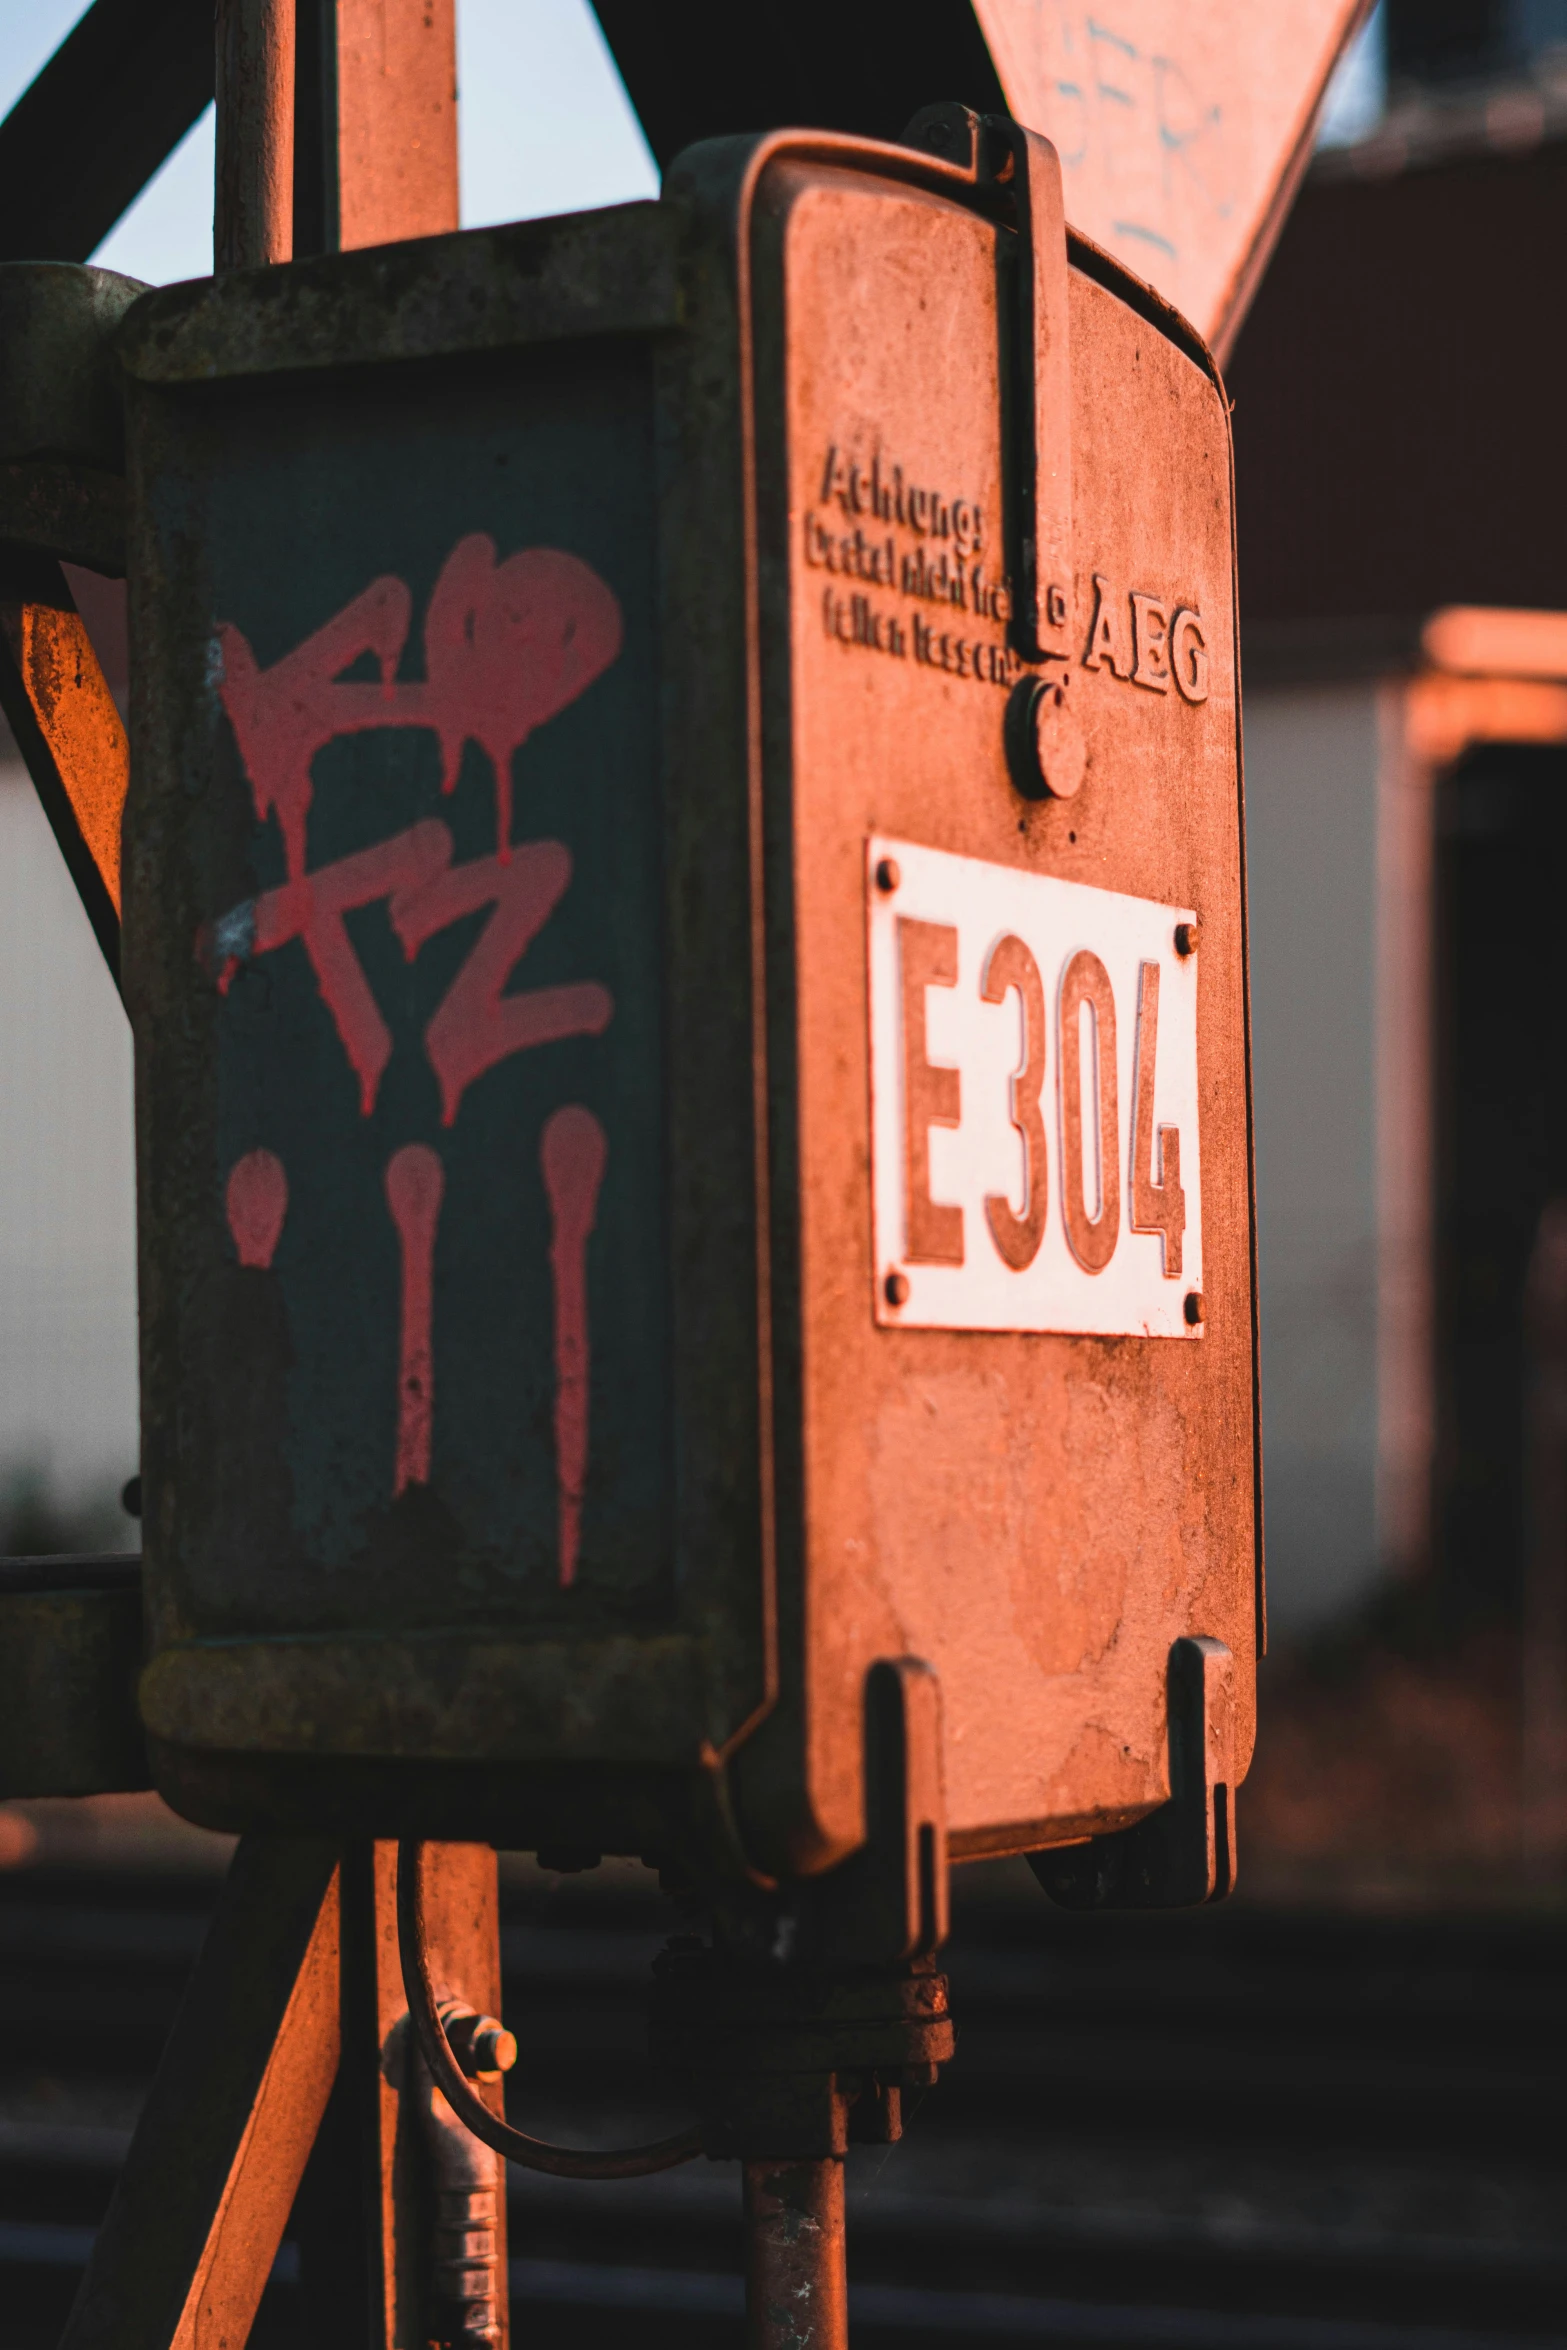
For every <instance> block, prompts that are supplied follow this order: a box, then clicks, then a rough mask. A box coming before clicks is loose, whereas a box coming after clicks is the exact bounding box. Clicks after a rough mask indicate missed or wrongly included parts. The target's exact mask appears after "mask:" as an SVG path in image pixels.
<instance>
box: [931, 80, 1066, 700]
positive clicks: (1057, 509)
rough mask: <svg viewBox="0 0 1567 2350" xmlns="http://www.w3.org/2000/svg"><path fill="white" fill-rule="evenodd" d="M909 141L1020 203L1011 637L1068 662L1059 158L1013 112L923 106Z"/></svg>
mask: <svg viewBox="0 0 1567 2350" xmlns="http://www.w3.org/2000/svg"><path fill="white" fill-rule="evenodd" d="M903 144H904V145H905V146H908V147H919V148H922V149H923V150H924V151H925V152H926V153H927V154H932V155H939V156H940V157H941V159H942V161H943V162H944V163H951V164H955V165H956V166H957V167H958V168H959V169H960V170H965V171H968V172H970V173H971V174H972V175H973V179H974V183H975V186H976V188H982V189H988V190H992V191H994V192H995V193H996V194H998V195H1001V196H1004V197H1007V198H1010V201H1011V209H1012V217H1013V226H1014V227H1015V229H1016V231H1017V238H1018V267H1017V275H1016V281H1015V292H1014V299H1013V306H1012V316H1011V319H1010V321H1007V322H1004V324H1003V330H1002V333H1003V353H1002V365H1003V380H1004V381H1005V382H1007V383H1008V385H1009V393H1010V396H1009V398H1008V399H1007V400H1006V402H1005V410H1006V411H1007V413H1006V432H1007V448H1006V473H1007V475H1008V477H1009V479H1008V491H1009V495H1008V500H1007V504H1008V518H1009V524H1010V529H1009V537H1010V539H1011V542H1012V543H1011V545H1010V547H1009V549H1008V553H1009V556H1010V559H1011V566H1012V577H1013V606H1012V620H1011V624H1010V625H1011V635H1012V642H1013V645H1014V647H1015V648H1016V650H1017V652H1018V653H1019V655H1020V656H1021V657H1022V659H1023V660H1025V661H1049V660H1064V659H1066V658H1067V657H1068V655H1069V654H1070V652H1071V649H1072V365H1071V345H1070V341H1069V338H1068V320H1067V301H1068V292H1067V262H1066V207H1065V202H1064V199H1063V196H1062V192H1061V158H1060V157H1059V155H1058V154H1057V153H1056V150H1055V148H1054V147H1053V146H1052V145H1051V143H1050V141H1049V140H1048V139H1046V138H1042V137H1041V135H1040V134H1039V132H1038V131H1031V130H1028V129H1027V128H1026V127H1025V126H1024V125H1023V124H1022V123H1020V122H1014V121H1013V120H1012V118H1011V116H1010V115H1006V114H986V115H979V114H975V113H974V112H973V110H972V109H971V108H970V107H967V106H956V105H951V104H945V105H939V106H923V107H921V109H920V111H919V113H918V114H916V115H915V117H914V119H913V120H912V122H911V123H910V124H909V126H908V128H907V130H906V131H905V132H904V133H903ZM1008 344H1010V346H1011V347H1010V350H1008V349H1007V348H1006V346H1007V345H1008Z"/></svg>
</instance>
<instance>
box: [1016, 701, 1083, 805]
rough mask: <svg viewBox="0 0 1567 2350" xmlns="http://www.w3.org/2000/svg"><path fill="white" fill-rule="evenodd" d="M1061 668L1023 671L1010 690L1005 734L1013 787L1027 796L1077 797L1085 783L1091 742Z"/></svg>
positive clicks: (1067, 798)
mask: <svg viewBox="0 0 1567 2350" xmlns="http://www.w3.org/2000/svg"><path fill="white" fill-rule="evenodd" d="M1069 682H1070V680H1069V678H1068V676H1067V675H1066V673H1064V672H1063V671H1060V670H1056V671H1054V672H1052V673H1051V674H1050V675H1049V676H1046V677H1022V678H1019V680H1018V682H1017V684H1016V685H1015V686H1014V687H1013V688H1012V691H1011V693H1010V694H1009V695H1008V696H1007V707H1006V716H1005V718H1004V719H1003V721H1002V738H1003V741H1004V743H1005V746H1006V754H1007V771H1008V773H1009V774H1010V775H1011V777H1012V785H1013V789H1014V790H1015V791H1016V792H1018V793H1019V794H1020V796H1021V797H1022V798H1023V799H1025V800H1045V799H1054V800H1071V799H1075V798H1076V797H1077V794H1078V792H1079V791H1080V790H1081V789H1082V785H1083V776H1084V772H1085V770H1086V769H1087V766H1088V745H1087V743H1086V742H1085V740H1084V739H1083V730H1082V728H1081V726H1080V725H1079V724H1078V722H1077V715H1076V712H1075V711H1074V710H1073V709H1072V706H1071V703H1070V701H1069V700H1068V697H1067V687H1068V684H1069Z"/></svg>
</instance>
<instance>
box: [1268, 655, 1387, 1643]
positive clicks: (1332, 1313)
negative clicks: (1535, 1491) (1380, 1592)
mask: <svg viewBox="0 0 1567 2350" xmlns="http://www.w3.org/2000/svg"><path fill="white" fill-rule="evenodd" d="M1381 705H1382V697H1381V696H1380V694H1379V690H1378V688H1377V687H1376V685H1375V684H1373V683H1366V684H1355V685H1349V686H1335V687H1327V688H1324V687H1314V688H1310V689H1290V690H1287V691H1286V690H1279V689H1273V690H1264V691H1251V692H1248V694H1247V697H1246V705H1245V708H1246V830H1247V859H1248V867H1249V882H1250V906H1251V927H1250V938H1251V997H1252V1042H1253V1067H1254V1083H1255V1088H1256V1094H1255V1099H1256V1121H1257V1126H1256V1132H1257V1208H1258V1222H1259V1254H1260V1273H1261V1302H1262V1363H1263V1445H1264V1451H1263V1465H1264V1475H1265V1480H1266V1509H1267V1543H1268V1580H1269V1604H1270V1614H1271V1617H1272V1621H1273V1625H1274V1628H1275V1630H1276V1631H1278V1632H1282V1633H1288V1632H1290V1631H1295V1630H1300V1629H1302V1628H1303V1627H1305V1626H1307V1625H1309V1624H1312V1623H1315V1622H1319V1621H1321V1620H1322V1619H1324V1618H1325V1617H1328V1616H1331V1615H1332V1614H1334V1613H1335V1612H1336V1611H1338V1610H1340V1609H1341V1608H1343V1607H1344V1606H1345V1605H1346V1604H1347V1603H1348V1602H1350V1601H1352V1600H1353V1599H1354V1598H1355V1597H1356V1596H1358V1595H1359V1594H1360V1593H1362V1592H1364V1591H1365V1590H1366V1589H1367V1588H1368V1587H1369V1586H1370V1585H1371V1584H1372V1583H1373V1582H1374V1581H1375V1579H1376V1577H1377V1574H1378V1570H1379V1566H1380V1563H1381V1558H1382V1552H1383V1539H1382V1529H1381V1527H1380V1524H1379V1482H1380V1473H1381V1457H1380V1456H1381V1430H1380V1411H1379V1403H1380V1396H1381V1390H1382V1387H1383V1384H1384V1382H1383V1377H1382V1370H1381V1364H1380V1359H1379V1357H1380V1337H1381V1333H1380V1329H1379V1266H1380V1257H1381V1241H1382V1229H1381V1200H1380V1183H1379V1172H1380V1171H1379V1164H1378V1115H1377V1109H1378V1104H1377V1087H1378V1064H1379V1051H1380V1042H1379V1017H1378V1015H1379V972H1378V953H1379V904H1380V899H1381V896H1382V891H1383V883H1382V878H1381V875H1380V872H1379V801H1380V793H1379V773H1380V769H1381V763H1382V741H1383V734H1384V731H1385V730H1384V726H1383V723H1382V706H1381Z"/></svg>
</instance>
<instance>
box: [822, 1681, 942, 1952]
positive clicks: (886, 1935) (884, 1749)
mask: <svg viewBox="0 0 1567 2350" xmlns="http://www.w3.org/2000/svg"><path fill="white" fill-rule="evenodd" d="M791 1894H792V1896H793V1899H792V1902H791V1911H792V1916H793V1920H794V1935H793V1938H792V1941H793V1947H792V1949H791V1951H790V1956H791V1957H793V1958H797V1959H799V1960H800V1961H802V1962H804V1963H807V1964H810V1965H832V1966H898V1965H902V1964H904V1963H906V1962H907V1961H908V1960H910V1959H917V1958H928V1957H930V1956H931V1955H932V1954H933V1953H934V1952H935V1951H936V1950H938V1949H939V1948H940V1946H941V1944H942V1943H943V1942H944V1941H945V1940H946V1936H947V1808H946V1794H945V1788H944V1783H943V1772H942V1752H941V1683H940V1682H939V1681H938V1679H937V1678H936V1675H935V1673H934V1672H933V1671H932V1669H931V1667H930V1666H929V1665H927V1664H925V1663H923V1662H922V1661H921V1659H920V1658H918V1657H913V1656H900V1657H893V1658H890V1659H883V1660H882V1661H881V1662H880V1663H877V1664H874V1665H872V1666H871V1669H870V1671H869V1672H868V1673H867V1674H866V1676H865V1842H864V1843H863V1844H862V1845H861V1846H860V1848H859V1850H858V1851H857V1852H852V1853H850V1855H849V1857H848V1859H847V1860H843V1861H840V1862H839V1863H838V1865H837V1867H836V1868H834V1869H829V1870H828V1871H827V1872H826V1873H825V1874H824V1875H823V1876H820V1877H807V1878H804V1879H803V1880H801V1881H800V1882H799V1883H798V1885H796V1886H795V1887H792V1888H791Z"/></svg>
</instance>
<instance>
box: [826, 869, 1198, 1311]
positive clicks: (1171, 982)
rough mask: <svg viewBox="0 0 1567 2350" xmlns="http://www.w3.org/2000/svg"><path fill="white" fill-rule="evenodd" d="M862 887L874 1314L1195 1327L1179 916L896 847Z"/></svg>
mask: <svg viewBox="0 0 1567 2350" xmlns="http://www.w3.org/2000/svg"><path fill="white" fill-rule="evenodd" d="M865 878H866V895H867V903H868V911H869V931H870V1019H871V1125H872V1166H873V1177H872V1180H873V1189H874V1199H875V1237H876V1315H877V1319H878V1321H881V1322H884V1323H888V1324H899V1323H903V1324H909V1323H913V1324H919V1325H923V1326H925V1327H927V1328H939V1329H947V1330H1056V1331H1067V1332H1085V1333H1097V1334H1100V1335H1114V1334H1129V1335H1131V1336H1134V1337H1145V1338H1196V1337H1200V1335H1201V1322H1200V1314H1201V1303H1200V1300H1201V1293H1202V1182H1201V1168H1202V1160H1201V1154H1200V1149H1199V1140H1198V1133H1197V983H1198V967H1199V965H1200V962H1201V959H1202V958H1201V951H1200V949H1198V948H1194V951H1192V952H1190V953H1188V954H1184V955H1183V954H1181V953H1180V952H1179V951H1178V949H1177V945H1176V928H1177V925H1178V924H1191V925H1192V926H1193V931H1192V938H1193V939H1194V938H1195V923H1196V917H1195V915H1194V914H1193V913H1192V912H1191V910H1190V909H1189V908H1185V907H1181V906H1161V905H1157V904H1154V903H1153V902H1152V901H1151V900H1149V899H1147V898H1132V897H1124V896H1122V895H1121V894H1120V893H1119V892H1118V891H1115V890H1108V889H1091V888H1089V887H1088V886H1087V885H1086V884H1085V883H1083V882H1077V881H1058V880H1056V879H1054V878H1053V877H1052V876H1050V875H1048V874H1041V873H1020V872H1018V871H1017V870H1016V869H1015V868H1014V867H1012V866H1009V865H991V864H988V863H985V862H983V861H982V860H981V859H979V858H977V857H953V856H948V855H946V854H945V853H944V852H943V851H941V850H939V849H925V848H918V847H916V846H914V845H913V844H912V843H910V842H908V841H900V840H881V839H872V840H871V841H869V842H868V843H867V854H866V873H865ZM1188 1299H1190V1301H1191V1303H1190V1306H1188V1302H1187V1301H1188Z"/></svg>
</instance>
